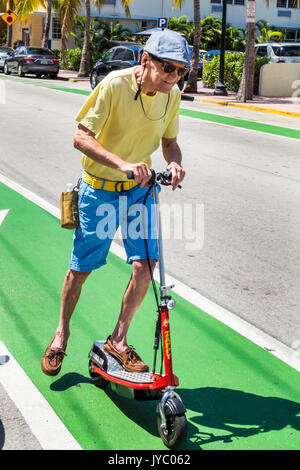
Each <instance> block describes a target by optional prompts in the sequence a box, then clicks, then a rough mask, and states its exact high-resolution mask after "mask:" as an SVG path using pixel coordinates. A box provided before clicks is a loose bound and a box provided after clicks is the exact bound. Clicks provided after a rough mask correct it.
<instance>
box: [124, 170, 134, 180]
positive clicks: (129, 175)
mask: <svg viewBox="0 0 300 470" xmlns="http://www.w3.org/2000/svg"><path fill="white" fill-rule="evenodd" d="M126 174H127V179H129V180H134V174H133V171H127V173H126Z"/></svg>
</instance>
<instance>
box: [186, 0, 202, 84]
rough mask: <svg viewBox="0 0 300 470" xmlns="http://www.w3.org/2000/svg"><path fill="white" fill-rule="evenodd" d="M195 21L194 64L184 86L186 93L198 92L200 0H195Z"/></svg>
mask: <svg viewBox="0 0 300 470" xmlns="http://www.w3.org/2000/svg"><path fill="white" fill-rule="evenodd" d="M194 23H195V35H194V43H193V56H192V64H191V70H190V73H189V76H188V80H187V83H186V86H185V88H184V93H197V78H198V64H199V49H200V40H201V18H200V0H194Z"/></svg>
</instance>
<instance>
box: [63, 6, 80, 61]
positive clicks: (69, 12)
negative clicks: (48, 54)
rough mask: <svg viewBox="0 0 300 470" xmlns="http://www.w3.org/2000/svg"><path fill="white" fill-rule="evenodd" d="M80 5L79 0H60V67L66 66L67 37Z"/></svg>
mask: <svg viewBox="0 0 300 470" xmlns="http://www.w3.org/2000/svg"><path fill="white" fill-rule="evenodd" d="M80 7H81V0H60V8H59V10H60V19H61V24H62V27H61V49H60V51H61V60H62V68H65V67H66V47H67V37H68V34H69V33H70V31H72V29H73V26H74V22H75V18H76V15H77V13H78V11H79V9H80Z"/></svg>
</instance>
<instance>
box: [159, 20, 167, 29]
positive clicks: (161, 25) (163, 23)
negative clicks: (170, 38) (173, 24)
mask: <svg viewBox="0 0 300 470" xmlns="http://www.w3.org/2000/svg"><path fill="white" fill-rule="evenodd" d="M157 27H158V28H161V29H165V28H167V27H168V18H157Z"/></svg>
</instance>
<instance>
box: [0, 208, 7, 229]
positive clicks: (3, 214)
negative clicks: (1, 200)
mask: <svg viewBox="0 0 300 470" xmlns="http://www.w3.org/2000/svg"><path fill="white" fill-rule="evenodd" d="M8 213H9V209H2V210H1V211H0V227H1V225H2V223H3V221H4V219H5V217H6V216H7V214H8Z"/></svg>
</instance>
